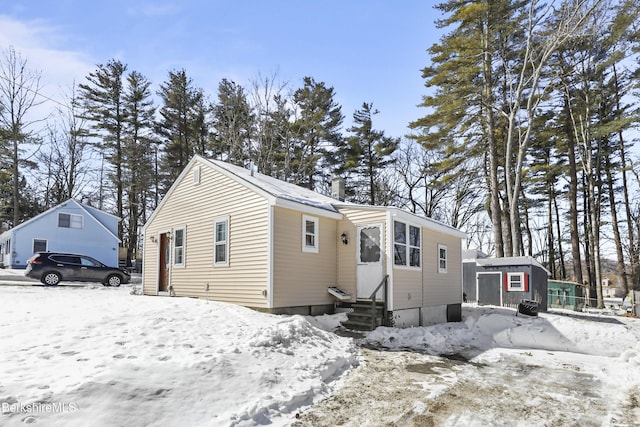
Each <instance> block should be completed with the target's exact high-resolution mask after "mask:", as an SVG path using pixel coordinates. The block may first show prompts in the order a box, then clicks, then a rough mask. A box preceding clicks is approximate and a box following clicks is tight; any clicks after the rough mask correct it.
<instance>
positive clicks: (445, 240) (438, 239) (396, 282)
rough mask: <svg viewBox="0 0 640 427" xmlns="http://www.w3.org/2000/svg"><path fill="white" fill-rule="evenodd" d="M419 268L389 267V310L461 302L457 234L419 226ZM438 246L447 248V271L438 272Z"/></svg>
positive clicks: (460, 257) (460, 264)
mask: <svg viewBox="0 0 640 427" xmlns="http://www.w3.org/2000/svg"><path fill="white" fill-rule="evenodd" d="M421 232H422V253H421V258H422V269H421V270H417V269H410V268H404V267H397V266H394V268H393V277H392V278H393V309H394V310H401V309H407V308H417V307H432V306H439V305H447V304H455V303H460V302H462V250H461V246H462V245H461V242H460V239H459V238H457V237H453V236H449V235H447V234H443V233H438V232H436V231H433V230H431V229H428V228H425V227H422V231H421ZM438 245H444V246H446V247H447V272H446V273H439V272H438V261H439V259H438Z"/></svg>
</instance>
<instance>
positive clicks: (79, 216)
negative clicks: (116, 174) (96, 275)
mask: <svg viewBox="0 0 640 427" xmlns="http://www.w3.org/2000/svg"><path fill="white" fill-rule="evenodd" d="M119 221H120V219H119V218H118V217H116V216H114V215H111V214H108V213H106V212H104V211H101V210H99V209H96V208H93V207H91V206H88V205H85V204H82V203H79V202H77V201H75V200H73V199H69V200H67V201H66V202H64V203H61V204H59V205H58V206H55V207H53V208H51V209H49V210H48V211H46V212H43V213H41V214H40V215H37V216H35V217H33V218H31V219H29V220H27V221H25V222H23V223H22V224H20V225H18V226H16V227H14V228H12V229H10V230H7V231H5V232H4V233H2V234H0V253H1V254H2V256H1V257H0V260H1V261H2V265H3V267H5V268H25V267H26V265H27V264H26V263H27V260H28V259H29V258H30V257H31V256H32V255H33V254H34V253H36V252H46V251H49V252H69V253H77V254H83V255H88V256H91V257H93V258H95V259H97V260H98V261H101V262H103V263H104V264H107V265H110V266H113V267H115V266H117V265H118V247H119V245H120V240H119V239H118V222H119Z"/></svg>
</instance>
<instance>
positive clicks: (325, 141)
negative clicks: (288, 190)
mask: <svg viewBox="0 0 640 427" xmlns="http://www.w3.org/2000/svg"><path fill="white" fill-rule="evenodd" d="M303 81H304V86H303V87H302V88H300V89H298V90H296V92H295V93H294V96H293V99H294V102H295V104H296V107H297V108H298V112H299V117H298V118H297V119H296V120H295V122H294V123H293V132H294V138H295V143H294V144H295V145H294V148H293V152H292V159H291V164H292V175H293V176H292V180H293V181H294V182H295V183H296V184H298V185H302V186H305V187H307V188H309V189H312V190H314V189H317V188H316V187H317V186H318V184H326V183H328V181H329V178H330V176H331V174H332V173H333V171H334V170H336V168H337V167H338V165H340V166H342V165H341V163H342V160H341V159H340V154H343V151H341V149H342V147H343V145H344V141H343V137H342V133H341V126H342V121H343V120H344V116H343V115H342V107H341V106H340V105H339V104H338V103H337V102H336V101H335V99H334V98H335V91H334V89H333V87H327V86H326V85H325V83H324V82H316V81H315V80H314V79H313V78H312V77H305V78H304V80H303ZM318 181H320V182H318Z"/></svg>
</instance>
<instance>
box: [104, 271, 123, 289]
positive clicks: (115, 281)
mask: <svg viewBox="0 0 640 427" xmlns="http://www.w3.org/2000/svg"><path fill="white" fill-rule="evenodd" d="M120 283H122V278H121V277H120V276H118V275H117V274H112V275H110V276H109V277H107V284H108V285H109V286H120Z"/></svg>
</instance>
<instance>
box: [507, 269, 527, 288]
mask: <svg viewBox="0 0 640 427" xmlns="http://www.w3.org/2000/svg"><path fill="white" fill-rule="evenodd" d="M524 287H525V286H524V273H522V272H520V273H507V290H508V291H519V292H524V290H525V289H524Z"/></svg>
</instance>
